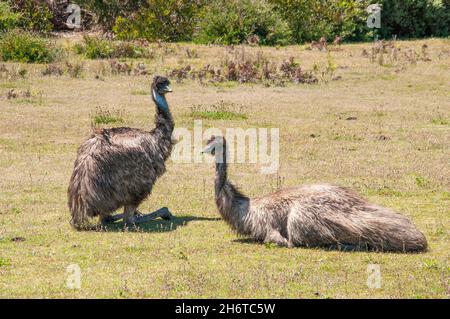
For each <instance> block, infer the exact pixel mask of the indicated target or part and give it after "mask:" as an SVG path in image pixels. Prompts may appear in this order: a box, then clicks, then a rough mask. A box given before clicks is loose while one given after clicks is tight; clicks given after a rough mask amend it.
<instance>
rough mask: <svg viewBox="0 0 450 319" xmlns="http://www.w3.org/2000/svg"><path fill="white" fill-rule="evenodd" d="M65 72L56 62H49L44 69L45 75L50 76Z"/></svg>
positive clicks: (43, 73)
mask: <svg viewBox="0 0 450 319" xmlns="http://www.w3.org/2000/svg"><path fill="white" fill-rule="evenodd" d="M63 74H64V70H63V68H62V67H61V66H60V65H58V64H56V63H51V64H48V65H47V66H46V67H45V69H44V70H42V75H44V76H50V75H56V76H61V75H63Z"/></svg>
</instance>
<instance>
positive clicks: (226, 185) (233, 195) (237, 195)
mask: <svg viewBox="0 0 450 319" xmlns="http://www.w3.org/2000/svg"><path fill="white" fill-rule="evenodd" d="M225 154H226V147H225V145H224V146H223V154H221V153H216V179H215V195H216V204H217V208H218V210H219V212H220V215H222V217H223V219H224V220H225V221H226V222H227V223H228V224H229V225H230V226H231V227H232V228H234V229H236V230H238V231H239V230H240V229H241V228H242V227H241V225H240V224H241V220H240V216H241V215H243V214H245V213H246V211H243V210H246V207H248V205H245V203H248V200H249V199H248V197H246V196H245V195H243V194H242V193H241V192H239V190H238V189H237V188H236V187H235V186H234V185H233V184H232V183H231V182H229V181H228V180H227V169H228V164H227V162H226V155H225ZM221 159H222V160H221Z"/></svg>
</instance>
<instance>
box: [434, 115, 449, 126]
mask: <svg viewBox="0 0 450 319" xmlns="http://www.w3.org/2000/svg"><path fill="white" fill-rule="evenodd" d="M431 123H432V124H435V125H450V120H448V119H445V118H443V117H442V116H438V117H436V118H433V119H431Z"/></svg>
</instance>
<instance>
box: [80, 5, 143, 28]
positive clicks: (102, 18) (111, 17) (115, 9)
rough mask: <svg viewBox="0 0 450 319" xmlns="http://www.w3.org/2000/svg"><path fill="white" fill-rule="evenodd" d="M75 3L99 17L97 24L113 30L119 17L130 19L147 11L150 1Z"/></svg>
mask: <svg viewBox="0 0 450 319" xmlns="http://www.w3.org/2000/svg"><path fill="white" fill-rule="evenodd" d="M150 1H151V0H150ZM74 2H76V3H77V4H78V5H79V6H80V7H81V8H83V9H85V10H88V11H90V12H93V13H94V14H95V16H96V17H97V21H95V22H96V23H98V24H99V25H101V26H102V27H104V28H105V29H107V30H111V29H112V27H113V26H114V24H115V22H116V19H117V18H118V17H119V16H122V17H127V18H128V17H130V16H131V14H133V13H134V12H138V11H140V10H145V8H147V7H148V2H149V0H108V1H99V0H76V1H74Z"/></svg>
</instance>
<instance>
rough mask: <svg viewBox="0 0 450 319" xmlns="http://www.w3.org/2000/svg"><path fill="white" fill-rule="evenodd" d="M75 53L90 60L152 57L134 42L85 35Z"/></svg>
mask: <svg viewBox="0 0 450 319" xmlns="http://www.w3.org/2000/svg"><path fill="white" fill-rule="evenodd" d="M74 49H75V52H76V53H78V54H84V55H85V56H86V57H87V58H89V59H107V58H141V57H148V56H149V55H150V52H149V49H148V48H147V47H145V46H140V45H137V44H134V43H132V42H126V41H111V40H106V39H102V38H100V37H98V36H89V35H85V36H84V37H83V42H82V43H78V44H76V45H75V47H74Z"/></svg>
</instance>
